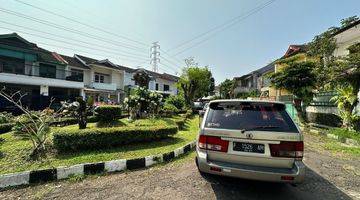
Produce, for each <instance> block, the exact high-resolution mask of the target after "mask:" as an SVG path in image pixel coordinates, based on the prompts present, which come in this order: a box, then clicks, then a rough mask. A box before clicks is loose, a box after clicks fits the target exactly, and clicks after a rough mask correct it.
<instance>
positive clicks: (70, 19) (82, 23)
mask: <svg viewBox="0 0 360 200" xmlns="http://www.w3.org/2000/svg"><path fill="white" fill-rule="evenodd" d="M14 1H16V2H18V3H21V4H23V5H27V6H30V7H32V8H35V9H38V10H41V11H43V12H46V13H49V14H52V15H55V16H58V17H61V18H64V19H67V20H69V21H72V22H75V23H78V24H81V25H83V26H86V27H88V28H92V29H94V30H98V31H101V32H104V33H107V34H109V35H113V36H116V37H119V38H122V39H125V40H128V41H131V42H134V43H137V44H140V45H143V46H148V45H147V44H146V43H143V42H140V41H137V40H133V39H131V38H128V37H126V36H122V35H119V34H116V33H112V32H110V31H107V30H104V29H101V28H98V27H96V26H93V25H90V24H87V23H84V22H81V21H79V20H76V19H72V18H70V17H66V16H64V15H61V14H58V13H56V12H53V11H50V10H47V9H45V8H41V7H38V6H35V5H32V4H30V3H26V2H23V1H21V0H14Z"/></svg>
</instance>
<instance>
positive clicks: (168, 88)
mask: <svg viewBox="0 0 360 200" xmlns="http://www.w3.org/2000/svg"><path fill="white" fill-rule="evenodd" d="M123 68H124V71H125V73H124V86H125V88H133V87H136V83H135V81H134V79H133V77H134V73H135V72H136V71H137V70H144V71H145V72H146V73H147V74H148V75H149V76H150V81H149V85H148V88H149V90H150V91H154V92H159V93H161V94H163V95H165V96H168V95H177V94H178V90H177V86H176V84H177V82H178V80H179V77H177V76H173V75H171V74H167V73H163V74H161V73H157V72H153V71H149V70H146V69H132V68H126V67H123ZM125 90H126V89H125Z"/></svg>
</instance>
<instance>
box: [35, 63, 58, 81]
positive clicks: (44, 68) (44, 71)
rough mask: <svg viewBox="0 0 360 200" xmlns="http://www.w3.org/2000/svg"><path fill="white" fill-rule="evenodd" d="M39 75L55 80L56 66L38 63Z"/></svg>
mask: <svg viewBox="0 0 360 200" xmlns="http://www.w3.org/2000/svg"><path fill="white" fill-rule="evenodd" d="M39 75H40V76H41V77H46V78H56V66H54V65H47V64H43V63H40V70H39Z"/></svg>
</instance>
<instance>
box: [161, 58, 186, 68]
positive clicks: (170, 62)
mask: <svg viewBox="0 0 360 200" xmlns="http://www.w3.org/2000/svg"><path fill="white" fill-rule="evenodd" d="M159 57H160V58H162V59H163V60H165V61H167V62H168V63H169V64H171V65H174V66H175V67H177V68H178V69H181V67H179V66H177V65H176V64H175V63H173V62H172V61H170V60H168V59H167V58H165V57H163V56H161V55H160V56H159ZM171 65H169V67H171V68H172V69H174V70H178V69H175V68H173V67H172V66H171Z"/></svg>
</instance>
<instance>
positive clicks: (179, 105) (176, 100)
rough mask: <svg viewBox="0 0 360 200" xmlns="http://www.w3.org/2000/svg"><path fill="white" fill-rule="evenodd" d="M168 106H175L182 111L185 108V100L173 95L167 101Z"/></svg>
mask: <svg viewBox="0 0 360 200" xmlns="http://www.w3.org/2000/svg"><path fill="white" fill-rule="evenodd" d="M165 103H166V104H172V105H174V106H175V107H176V108H177V109H178V110H182V109H183V108H184V106H185V99H184V97H183V96H181V95H171V96H169V97H168V98H166V100H165Z"/></svg>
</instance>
